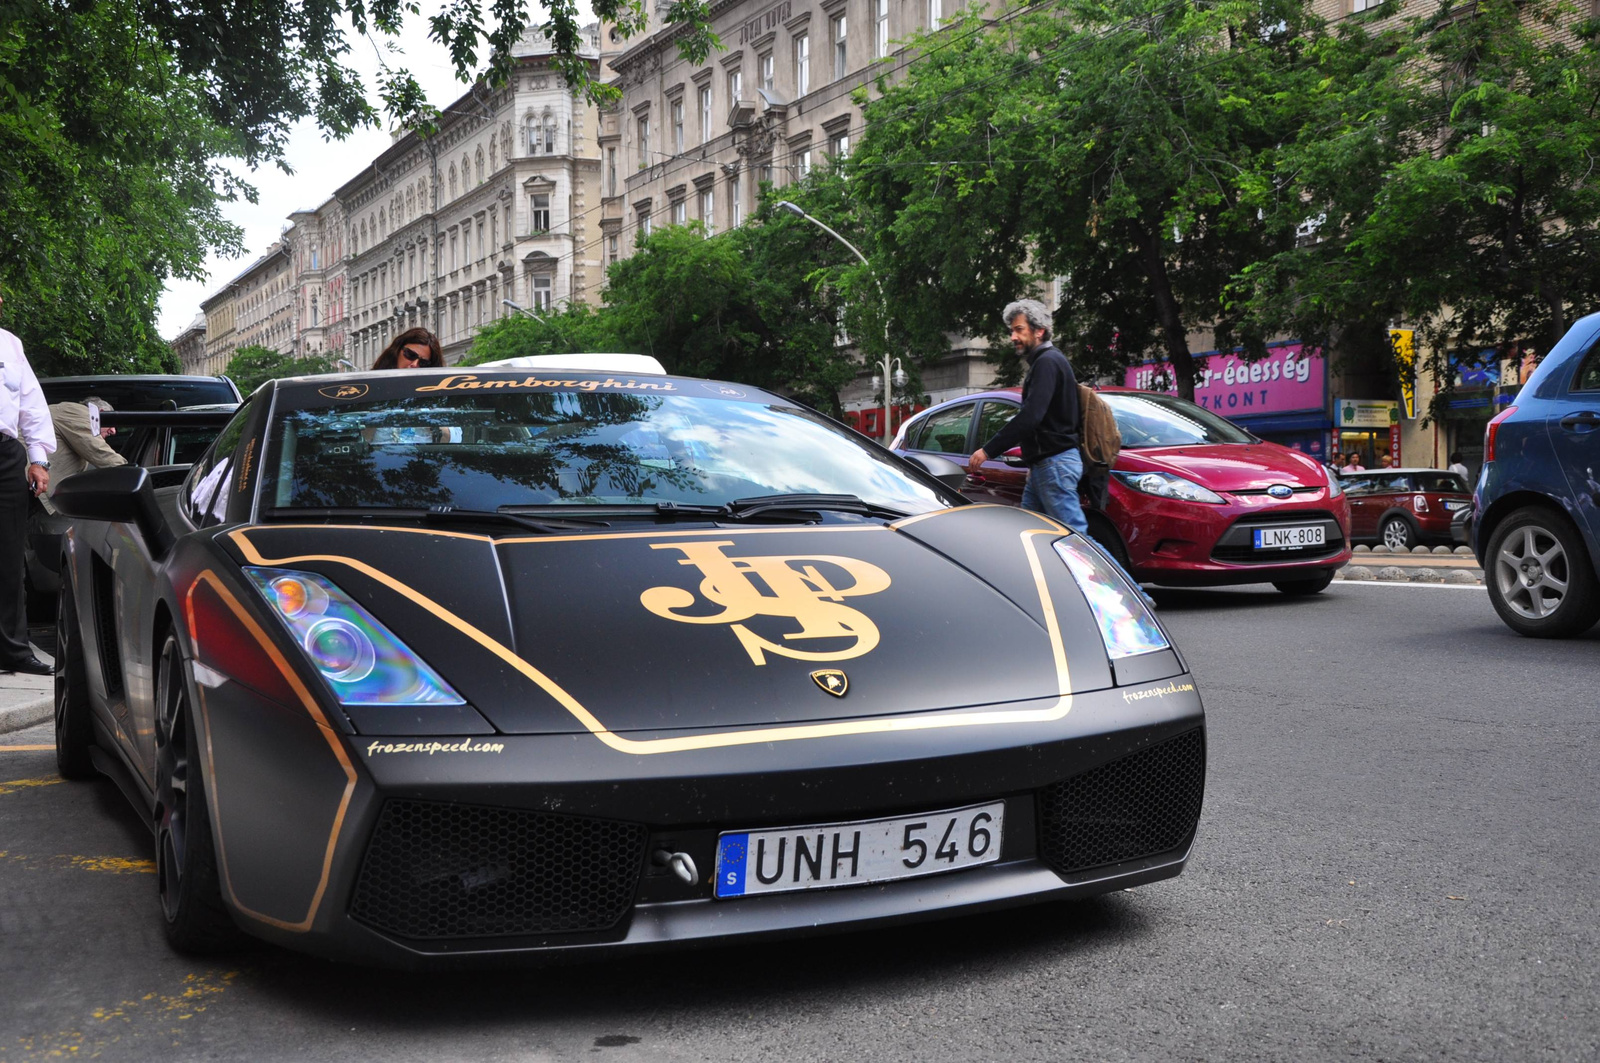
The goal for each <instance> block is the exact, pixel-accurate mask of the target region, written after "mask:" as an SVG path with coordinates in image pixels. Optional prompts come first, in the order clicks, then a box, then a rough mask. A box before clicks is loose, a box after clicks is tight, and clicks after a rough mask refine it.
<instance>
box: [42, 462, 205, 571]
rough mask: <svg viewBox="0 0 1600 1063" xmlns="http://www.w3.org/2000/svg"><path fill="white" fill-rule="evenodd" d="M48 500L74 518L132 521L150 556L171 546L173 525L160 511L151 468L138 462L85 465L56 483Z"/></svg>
mask: <svg viewBox="0 0 1600 1063" xmlns="http://www.w3.org/2000/svg"><path fill="white" fill-rule="evenodd" d="M50 501H51V502H52V503H54V505H55V507H56V508H57V509H59V510H60V511H61V512H62V513H64V514H66V515H67V516H69V517H72V518H74V519H77V520H106V521H115V522H117V523H119V524H132V525H133V526H134V527H135V528H137V529H138V531H139V534H140V535H141V536H142V537H143V538H144V541H145V545H146V546H147V547H149V549H150V554H151V556H152V557H157V558H160V557H165V556H166V553H167V551H168V550H170V549H172V544H173V542H174V539H173V536H172V529H171V528H169V527H167V520H166V518H165V517H163V516H162V515H161V507H160V505H159V504H157V502H156V492H155V488H154V487H153V486H152V485H151V483H150V472H149V470H147V469H141V468H140V467H138V466H137V465H114V466H112V467H111V468H109V469H87V470H85V471H83V472H80V473H78V474H76V475H74V476H69V477H67V478H66V479H65V480H62V481H61V483H60V484H59V485H58V486H57V487H56V493H55V494H54V495H52V496H51V498H50Z"/></svg>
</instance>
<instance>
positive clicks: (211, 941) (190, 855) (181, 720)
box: [155, 634, 240, 954]
mask: <svg viewBox="0 0 1600 1063" xmlns="http://www.w3.org/2000/svg"><path fill="white" fill-rule="evenodd" d="M184 678H185V677H184V664H183V654H182V652H181V650H180V649H179V647H178V638H177V636H176V635H173V634H168V635H167V638H166V642H165V643H163V644H162V647H161V662H160V668H159V671H158V673H157V675H156V714H157V715H156V810H155V823H156V887H157V889H158V890H159V892H160V894H161V914H162V915H163V916H165V921H166V931H167V942H168V943H169V944H170V945H171V946H172V947H173V948H175V949H177V950H178V951H179V952H187V953H198V954H205V953H213V952H222V951H225V950H227V949H230V948H233V947H234V946H236V945H237V944H238V942H239V938H240V935H239V930H238V928H237V927H236V926H234V923H233V919H232V918H231V917H230V916H229V915H228V912H227V909H226V908H224V907H223V904H222V888H221V884H220V881H219V879H218V875H217V859H216V849H215V847H214V845H213V843H212V839H211V816H210V814H209V811H208V809H207V808H206V795H205V786H204V783H203V781H202V777H201V771H200V759H199V751H200V747H199V743H198V741H197V736H196V734H195V730H194V714H193V713H192V712H191V711H190V707H189V694H188V684H187V683H186V682H185V681H184Z"/></svg>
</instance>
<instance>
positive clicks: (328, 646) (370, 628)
mask: <svg viewBox="0 0 1600 1063" xmlns="http://www.w3.org/2000/svg"><path fill="white" fill-rule="evenodd" d="M244 574H245V575H246V576H247V577H249V579H250V582H251V583H253V584H255V587H256V589H257V590H259V591H260V592H261V595H262V597H264V598H265V599H266V600H267V604H268V605H270V606H271V607H272V612H273V613H274V614H275V615H276V616H277V618H278V619H279V620H281V621H283V625H284V627H286V628H288V629H289V634H290V635H291V636H293V638H294V640H295V642H296V643H298V644H299V646H300V649H301V650H302V651H304V653H305V655H306V658H307V659H308V660H309V661H310V662H311V665H312V667H313V668H315V669H316V670H317V673H318V674H319V675H321V676H322V678H323V679H324V680H325V681H326V682H327V684H328V687H329V689H331V690H332V691H333V694H334V697H336V698H338V699H339V704H341V705H465V704H466V699H465V698H463V697H462V696H461V695H460V694H457V693H456V692H455V690H454V689H453V688H451V686H450V684H449V683H446V682H445V681H444V679H443V678H441V677H440V675H439V673H438V672H435V671H434V670H433V669H432V668H430V667H429V666H428V664H427V662H426V661H424V660H422V659H421V658H420V657H418V656H417V655H416V654H415V653H413V652H411V650H410V648H409V647H407V646H406V644H405V643H403V642H401V641H400V640H399V639H398V638H396V637H395V636H394V634H393V633H392V632H390V631H389V629H388V628H386V627H384V626H383V624H381V623H380V622H379V621H378V619H377V618H376V617H374V616H373V615H372V614H371V613H369V612H367V611H366V610H365V609H363V608H362V607H361V606H360V605H357V604H356V602H355V601H354V600H353V599H352V598H351V597H350V596H349V595H348V594H346V593H345V592H344V591H342V590H340V589H339V588H338V587H336V586H335V585H334V584H333V583H332V582H331V581H330V580H328V579H327V578H326V577H323V576H319V575H318V574H317V573H315V572H297V571H294V570H292V569H285V568H246V569H244Z"/></svg>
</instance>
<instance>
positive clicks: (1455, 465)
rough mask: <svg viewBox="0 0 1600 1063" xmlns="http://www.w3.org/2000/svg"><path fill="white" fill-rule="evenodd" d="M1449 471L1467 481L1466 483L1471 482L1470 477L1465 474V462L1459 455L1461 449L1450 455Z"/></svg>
mask: <svg viewBox="0 0 1600 1063" xmlns="http://www.w3.org/2000/svg"><path fill="white" fill-rule="evenodd" d="M1450 471H1451V472H1453V473H1455V474H1456V475H1457V476H1459V477H1461V478H1462V479H1463V480H1465V481H1467V483H1469V484H1470V483H1471V482H1472V478H1471V477H1470V476H1468V475H1467V463H1466V461H1465V460H1464V459H1463V458H1462V457H1461V451H1459V450H1458V451H1456V452H1455V453H1453V454H1451V455H1450Z"/></svg>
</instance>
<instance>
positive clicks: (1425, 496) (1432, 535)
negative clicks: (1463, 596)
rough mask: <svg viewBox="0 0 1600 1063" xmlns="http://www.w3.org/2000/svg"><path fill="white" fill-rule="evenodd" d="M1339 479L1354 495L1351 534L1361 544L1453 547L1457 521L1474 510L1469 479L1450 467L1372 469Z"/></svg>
mask: <svg viewBox="0 0 1600 1063" xmlns="http://www.w3.org/2000/svg"><path fill="white" fill-rule="evenodd" d="M1340 479H1341V480H1342V481H1343V482H1344V493H1345V495H1346V496H1347V497H1348V498H1349V499H1350V538H1351V539H1353V540H1355V541H1356V542H1358V543H1360V542H1380V543H1382V544H1383V545H1384V546H1387V547H1388V548H1389V549H1391V550H1409V549H1411V548H1412V547H1413V546H1419V545H1424V546H1425V545H1431V544H1436V543H1443V544H1444V545H1446V546H1448V545H1450V544H1451V543H1452V542H1453V541H1454V540H1453V539H1452V538H1451V534H1450V525H1451V521H1452V519H1453V518H1454V517H1455V515H1456V513H1458V512H1460V511H1464V510H1468V509H1471V508H1472V491H1471V489H1470V488H1468V487H1467V482H1466V481H1465V480H1463V479H1462V478H1461V477H1460V476H1459V475H1457V474H1456V473H1453V472H1450V471H1448V470H1446V469H1372V470H1369V471H1367V472H1351V473H1345V474H1343V475H1342V476H1340Z"/></svg>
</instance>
